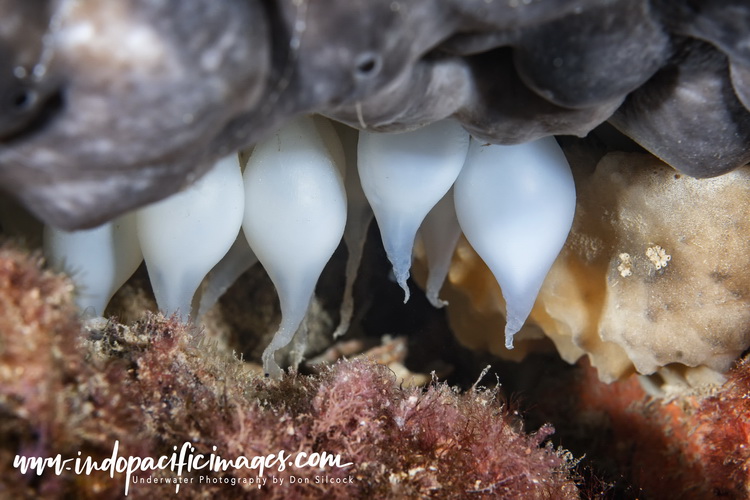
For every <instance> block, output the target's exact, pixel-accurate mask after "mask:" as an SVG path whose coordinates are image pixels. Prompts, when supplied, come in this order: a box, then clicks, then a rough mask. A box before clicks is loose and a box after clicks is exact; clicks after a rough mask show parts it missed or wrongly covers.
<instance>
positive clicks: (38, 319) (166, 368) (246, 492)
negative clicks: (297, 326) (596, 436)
mask: <svg viewBox="0 0 750 500" xmlns="http://www.w3.org/2000/svg"><path fill="white" fill-rule="evenodd" d="M70 296H71V286H70V283H69V282H68V281H67V280H65V279H64V278H61V277H59V276H56V275H53V274H50V273H48V272H46V271H42V270H41V267H40V261H39V260H38V259H33V258H32V259H29V258H28V257H27V256H25V255H24V254H23V253H21V252H17V251H14V250H10V249H8V248H4V249H0V422H2V423H1V424H0V477H1V478H2V479H0V497H2V498H24V497H26V498H28V497H35V498H63V497H76V498H79V497H80V498H94V497H96V498H118V497H121V496H122V494H123V492H124V487H125V475H124V474H119V473H118V474H115V475H114V478H112V477H110V475H109V472H108V471H101V472H97V471H94V472H92V473H91V474H89V475H86V474H79V475H76V474H74V473H73V472H71V471H63V472H62V474H61V475H59V476H57V475H55V474H54V473H53V472H52V471H49V470H48V471H46V472H45V473H44V474H42V475H41V476H37V475H36V473H34V472H32V471H30V472H27V473H26V474H25V475H22V474H21V473H20V472H19V471H18V470H17V469H16V468H14V466H13V462H14V458H15V457H16V455H23V456H28V457H55V456H56V455H58V454H60V455H61V456H62V457H63V458H75V457H77V456H79V455H78V452H81V454H80V456H81V457H83V458H86V457H91V458H92V459H93V460H96V461H99V462H101V461H103V460H104V459H106V458H108V457H110V456H111V455H112V453H113V446H114V443H115V442H117V443H118V446H119V448H118V453H119V456H120V457H123V456H125V457H127V456H139V457H153V458H154V459H157V458H158V457H160V456H170V455H172V454H173V453H176V452H177V451H179V449H180V448H181V447H182V446H183V443H185V442H189V443H191V446H192V448H191V447H190V446H188V452H189V453H192V455H197V454H204V455H205V456H206V457H208V456H209V455H210V454H212V453H214V454H217V455H220V456H221V457H224V458H234V457H237V456H241V455H242V456H247V457H261V456H267V455H269V454H275V455H279V454H280V452H281V451H282V450H283V452H284V453H285V454H286V455H285V456H289V457H293V456H298V455H297V454H299V453H301V452H302V453H307V454H308V456H314V457H319V456H320V455H313V454H329V455H330V456H335V455H340V457H341V462H340V463H351V465H349V466H346V467H341V468H340V467H336V466H328V467H323V468H321V467H317V466H311V467H292V466H288V467H284V469H283V470H279V467H278V466H276V467H269V468H267V469H266V470H265V471H264V474H263V477H265V478H266V480H267V484H265V485H261V487H259V485H258V484H257V483H253V484H251V483H249V482H248V479H249V478H257V477H258V476H259V471H258V470H257V469H255V470H247V469H234V468H231V467H230V468H228V469H227V470H225V471H219V472H208V471H202V470H201V471H197V470H193V471H190V472H188V471H183V473H182V477H184V478H185V479H190V480H192V483H189V484H184V485H182V486H181V487H180V491H179V496H180V497H182V498H218V497H223V498H254V497H263V498H266V497H268V498H424V497H430V498H508V499H510V498H524V499H526V498H530V499H534V498H549V499H566V498H578V490H577V487H576V485H575V483H574V481H573V479H572V473H571V467H572V463H573V462H572V460H571V455H570V454H569V453H566V452H563V451H560V450H554V449H552V448H551V445H549V444H546V445H545V444H544V443H545V441H546V439H547V437H548V436H549V435H550V434H551V433H552V429H551V427H549V426H544V427H542V428H541V429H540V430H539V431H538V432H536V433H535V434H526V433H524V432H523V430H522V429H521V425H520V423H519V420H518V418H517V417H515V416H514V415H512V414H509V413H508V411H507V410H506V409H505V407H504V406H503V404H502V403H501V402H500V401H499V399H498V393H497V391H495V390H486V389H476V388H473V389H471V390H469V391H466V392H463V393H461V392H459V391H457V390H455V389H452V388H450V387H448V386H446V385H444V384H441V383H437V382H433V383H432V384H431V385H430V386H429V387H427V388H426V389H418V388H413V389H405V388H402V387H400V386H399V385H398V384H397V383H396V378H395V376H394V375H393V373H392V372H390V371H389V370H388V369H387V368H386V367H383V366H380V365H377V364H375V363H373V362H371V361H367V360H357V361H348V362H346V361H345V362H339V363H336V364H335V365H333V366H331V367H326V368H324V369H322V370H321V373H319V374H318V375H313V376H303V375H300V374H291V375H288V376H286V377H284V378H283V379H282V380H280V381H274V380H269V379H265V378H262V377H258V376H256V375H253V374H252V372H251V370H249V369H248V368H247V366H246V364H244V363H242V362H240V361H239V360H237V359H236V358H234V357H233V356H231V355H227V354H226V353H224V352H223V351H221V350H220V349H218V348H217V347H216V346H214V345H212V344H211V343H210V342H209V341H207V340H206V338H205V337H204V336H203V335H202V333H201V332H198V331H193V330H191V329H190V328H188V327H186V326H185V325H183V324H180V323H179V322H178V321H176V320H175V319H165V318H163V317H161V316H155V315H148V316H146V317H145V318H144V319H142V320H141V321H139V322H136V323H134V324H132V325H129V326H124V325H120V324H117V323H116V322H111V323H109V324H108V325H107V326H106V327H102V328H100V329H98V330H97V329H94V328H91V327H90V328H88V329H84V328H82V326H81V325H80V324H79V322H78V320H77V319H76V314H75V309H74V306H73V304H72V301H71V300H70ZM136 476H137V477H136V478H135V479H136V482H135V483H128V489H129V492H128V496H129V497H133V498H153V497H155V496H156V497H159V498H161V497H166V496H169V495H174V492H175V486H174V485H173V484H154V482H155V480H157V481H161V480H164V479H169V478H170V477H174V476H176V474H175V473H173V472H170V471H169V470H166V471H163V470H157V471H153V472H151V471H149V472H145V473H144V472H138V473H137V474H136ZM149 481H150V482H149ZM273 481H275V483H274V482H273ZM282 481H283V483H281V482H282Z"/></svg>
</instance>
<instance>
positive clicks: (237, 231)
mask: <svg viewBox="0 0 750 500" xmlns="http://www.w3.org/2000/svg"><path fill="white" fill-rule="evenodd" d="M242 163H244V165H242ZM574 211H575V187H574V184H573V177H572V175H571V172H570V167H569V165H568V163H567V160H566V159H565V156H564V155H563V152H562V151H561V149H560V147H559V146H558V144H557V142H556V141H555V139H554V137H547V138H544V139H540V140H537V141H534V142H530V143H527V144H521V145H515V146H499V145H492V144H486V143H482V142H481V141H478V140H476V139H474V138H472V137H470V135H469V134H468V133H467V132H466V131H465V130H464V129H463V128H462V127H461V126H460V125H459V124H458V123H456V122H454V121H450V120H444V121H440V122H436V123H433V124H431V125H428V126H425V127H423V128H420V129H417V130H415V131H410V132H403V133H394V134H381V133H370V132H366V131H362V132H357V131H356V130H354V129H350V128H347V127H343V126H338V124H334V123H332V122H331V121H329V120H327V119H326V118H323V117H319V116H303V117H300V118H298V119H296V120H294V121H292V122H291V123H289V124H287V125H286V126H284V127H283V128H282V129H281V130H279V131H277V132H276V133H275V134H274V135H272V136H271V137H270V138H269V139H268V140H266V141H265V142H262V143H259V144H257V145H256V146H255V147H254V148H253V149H252V150H251V151H250V152H249V153H247V154H233V155H231V156H228V157H226V158H223V159H221V160H220V161H218V162H217V163H216V165H215V166H214V167H213V169H212V170H211V171H210V172H209V173H207V174H206V175H205V176H204V177H202V178H201V179H200V180H199V181H198V182H196V183H195V184H194V185H192V186H191V187H189V188H188V189H186V190H184V191H182V192H180V193H178V194H177V195H174V196H172V197H170V198H168V199H166V200H163V201H161V202H158V203H155V204H152V205H150V206H147V207H145V208H142V209H140V210H137V211H135V212H133V213H130V214H128V215H125V216H123V217H120V218H119V219H116V220H114V221H112V222H110V223H107V224H105V225H103V226H100V227H98V228H94V229H91V230H85V231H74V232H65V231H61V230H57V229H54V228H51V227H47V228H46V229H45V253H46V255H47V257H48V259H49V260H50V261H51V263H52V264H53V265H55V266H58V267H60V268H63V269H65V270H67V271H68V272H69V273H71V275H72V276H73V278H74V280H75V281H76V284H77V286H78V294H77V303H78V305H79V307H80V308H81V309H82V310H83V311H85V312H86V313H87V314H90V315H93V316H96V315H100V314H102V313H103V311H104V309H105V307H106V305H107V303H108V302H109V300H110V299H111V297H112V296H113V294H114V293H115V292H116V291H117V289H118V288H119V287H120V286H122V284H123V283H124V282H125V281H126V280H127V279H128V278H129V277H130V275H131V274H132V273H133V272H134V271H135V269H136V268H137V267H138V266H139V265H140V263H141V261H142V260H145V262H146V266H147V269H148V273H149V277H150V279H151V283H152V287H153V290H154V294H155V296H156V300H157V304H158V306H159V308H160V310H162V311H163V312H164V313H166V314H172V313H177V314H179V315H180V316H181V317H182V318H183V319H188V318H189V317H192V318H199V317H200V316H201V315H202V314H203V313H204V312H205V311H206V310H207V309H208V308H209V307H210V306H211V305H213V304H214V303H215V302H216V300H217V299H218V297H219V296H220V295H221V294H222V293H223V292H224V291H225V290H226V289H227V288H228V287H229V286H230V285H231V284H232V282H233V281H234V280H236V279H237V277H238V276H239V275H240V274H242V273H243V272H244V271H245V270H246V269H248V268H249V267H250V266H251V265H253V264H254V263H255V262H257V261H259V262H260V263H261V264H262V265H263V267H264V268H265V270H266V272H267V273H268V275H269V276H270V278H271V280H272V281H273V284H274V286H275V287H276V290H277V292H278V296H279V302H280V306H281V313H282V319H281V324H280V325H279V327H278V330H277V332H276V333H275V336H274V337H273V340H272V341H271V343H270V345H268V346H267V348H266V349H265V351H264V353H263V356H262V358H263V365H264V369H265V371H266V373H268V374H271V375H274V376H279V375H280V374H281V369H280V368H279V366H278V365H277V363H276V361H275V359H274V353H275V352H276V351H277V350H278V349H281V348H283V347H284V346H286V345H287V344H289V343H290V342H291V341H292V339H293V338H294V337H295V334H298V337H300V336H304V335H305V333H306V332H305V331H304V324H305V321H304V319H305V316H306V313H307V310H308V307H309V304H310V301H311V299H312V297H313V294H314V291H315V285H316V283H317V281H318V278H319V276H320V274H321V272H322V270H323V268H324V266H325V265H326V263H327V262H328V260H329V259H330V258H331V256H332V255H333V253H334V251H335V249H336V248H337V246H338V245H339V243H340V241H341V239H342V237H343V238H344V241H345V243H346V245H347V247H348V250H349V261H348V263H347V271H346V272H347V280H346V289H345V291H344V300H343V304H342V314H341V318H342V319H341V324H340V325H339V327H338V329H337V333H343V331H345V330H346V329H347V328H348V323H349V321H350V319H351V311H352V299H351V288H352V284H353V281H354V276H355V274H356V270H357V267H358V265H359V259H360V257H361V252H362V246H363V243H364V238H365V235H366V228H367V226H368V224H369V222H370V221H371V218H372V215H373V213H374V215H375V218H376V220H377V223H378V226H379V228H380V231H381V235H382V240H383V244H384V246H385V250H386V253H387V255H388V258H389V259H390V261H391V264H392V265H393V273H394V275H395V277H396V281H397V282H398V283H399V285H400V286H401V287H402V288H403V290H404V292H405V300H404V301H406V300H408V298H409V288H408V286H407V283H406V280H407V278H408V276H409V269H410V267H411V258H412V249H413V246H414V242H415V238H416V237H417V234H418V233H419V236H420V237H421V238H422V241H423V243H424V247H425V251H426V255H427V260H428V266H429V276H428V281H427V286H426V288H427V296H428V298H429V300H430V301H431V302H432V303H433V305H435V306H436V307H442V306H443V305H444V303H443V302H442V301H440V299H439V298H438V291H439V290H440V287H441V286H442V283H443V280H444V279H445V277H446V275H447V272H448V268H449V265H450V260H451V256H452V254H453V251H454V249H455V246H456V242H457V240H458V238H459V236H460V234H461V232H463V233H464V235H465V236H466V238H467V239H468V241H469V242H470V243H471V245H472V246H473V247H474V249H475V250H476V251H477V253H478V254H479V255H480V256H481V257H482V259H484V261H485V262H486V263H487V265H488V266H489V268H490V269H491V270H492V272H493V274H494V275H495V277H496V279H497V281H498V284H499V285H500V287H501V289H502V292H503V296H504V298H505V300H506V304H507V305H506V308H507V315H506V317H507V323H506V328H505V335H506V345H507V347H508V348H512V342H513V335H514V334H515V333H516V332H517V331H518V330H519V329H520V328H521V326H522V325H523V323H524V322H525V320H526V318H527V317H528V315H529V313H530V311H531V308H532V306H533V304H534V301H535V299H536V296H537V294H538V292H539V289H540V287H541V286H542V282H543V281H544V278H545V276H546V275H547V272H548V271H549V268H550V267H551V265H552V263H553V261H554V260H555V258H556V257H557V254H558V253H559V252H560V249H561V248H562V246H563V244H564V243H565V239H566V238H567V235H568V232H569V231H570V227H571V224H572V221H573V215H574ZM204 279H205V280H206V282H205V283H204V286H202V287H201V286H200V285H201V283H202V282H203V280H204ZM199 287H200V289H201V290H202V292H201V296H200V297H194V296H195V295H196V291H197V290H198V289H199Z"/></svg>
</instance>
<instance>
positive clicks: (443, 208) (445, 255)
mask: <svg viewBox="0 0 750 500" xmlns="http://www.w3.org/2000/svg"><path fill="white" fill-rule="evenodd" d="M419 234H420V236H421V238H422V243H423V244H424V249H425V254H426V256H427V267H428V272H427V285H426V290H425V294H426V295H427V300H429V301H430V304H432V305H433V307H437V308H441V307H445V306H446V305H447V304H448V303H447V302H445V301H444V300H440V297H439V294H440V289H441V288H442V287H443V282H444V281H445V277H446V276H448V270H449V269H450V266H451V259H452V257H453V252H454V251H455V249H456V243H457V242H458V238H459V236H461V227H460V226H459V225H458V219H457V218H456V208H455V204H454V202H453V190H452V189H451V190H450V191H448V192H447V193H445V196H443V198H442V199H441V200H440V201H439V202H438V204H437V205H435V206H434V207H433V208H432V210H430V213H428V214H427V217H425V219H424V222H422V226H421V227H420V228H419Z"/></svg>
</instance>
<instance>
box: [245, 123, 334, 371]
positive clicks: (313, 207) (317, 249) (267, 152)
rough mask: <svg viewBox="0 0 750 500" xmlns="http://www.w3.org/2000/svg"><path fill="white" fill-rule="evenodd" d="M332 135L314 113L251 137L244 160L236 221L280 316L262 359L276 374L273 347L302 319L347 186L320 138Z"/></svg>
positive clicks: (279, 345)
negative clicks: (240, 213)
mask: <svg viewBox="0 0 750 500" xmlns="http://www.w3.org/2000/svg"><path fill="white" fill-rule="evenodd" d="M329 125H330V124H329ZM331 140H332V136H330V134H328V133H327V132H326V133H325V139H324V136H323V135H322V134H321V132H320V129H319V128H318V126H316V122H315V120H314V119H313V118H310V117H301V118H298V119H296V120H295V121H293V122H291V123H289V124H288V125H286V126H285V127H284V128H282V129H281V130H279V131H278V132H277V133H276V134H274V135H273V136H272V137H271V138H269V139H268V140H267V141H265V142H262V143H260V144H258V145H257V146H256V147H255V149H254V150H253V153H252V155H251V156H250V159H249V160H248V163H247V166H246V167H245V173H244V180H245V193H246V200H247V202H246V208H245V218H244V221H243V225H242V227H243V230H244V233H245V236H246V237H247V241H248V243H249V244H250V247H251V248H252V249H253V252H254V253H255V255H256V256H257V257H258V260H259V261H260V263H261V264H262V265H263V267H264V268H265V269H266V271H267V272H268V275H269V276H270V278H271V280H272V281H273V284H274V285H275V287H276V291H277V292H278V295H279V302H280V305H281V314H282V319H281V324H280V325H279V329H278V330H277V332H276V334H275V335H274V338H273V340H272V341H271V344H270V345H269V346H268V347H267V348H266V350H265V351H264V352H263V367H264V369H265V371H266V373H268V374H270V375H272V376H279V375H280V374H281V370H280V368H279V366H278V364H277V363H276V360H275V359H274V353H275V352H276V351H277V350H278V349H281V348H282V347H284V346H286V345H287V344H289V342H291V341H292V338H293V337H294V334H295V332H296V331H297V329H298V328H299V327H300V325H301V324H302V322H303V320H304V318H305V315H306V313H307V309H308V306H309V304H310V300H311V299H312V296H313V293H314V291H315V285H316V283H317V281H318V277H319V276H320V273H321V272H322V271H323V267H325V265H326V263H327V262H328V260H329V259H330V258H331V256H332V255H333V252H334V251H335V250H336V247H337V246H338V244H339V242H340V241H341V237H342V235H343V233H344V226H345V224H346V192H345V190H344V182H343V177H342V175H341V171H340V170H339V166H338V165H336V161H335V158H334V156H333V155H332V152H331V151H330V150H329V147H328V146H327V145H326V142H329V141H331Z"/></svg>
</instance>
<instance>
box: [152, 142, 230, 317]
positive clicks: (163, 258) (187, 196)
mask: <svg viewBox="0 0 750 500" xmlns="http://www.w3.org/2000/svg"><path fill="white" fill-rule="evenodd" d="M244 197H245V195H244V190H243V189H242V173H241V171H240V164H239V159H238V158H237V155H236V154H232V155H230V156H227V157H225V158H223V159H221V160H219V161H218V162H217V163H216V164H215V165H214V167H213V168H212V169H211V170H210V171H209V172H208V173H206V174H205V175H204V176H203V177H201V178H200V179H198V181H197V182H196V183H195V184H193V185H192V186H190V187H189V188H187V189H186V190H184V191H182V192H180V193H177V194H175V195H173V196H171V197H169V198H167V199H166V200H163V201H160V202H157V203H154V204H152V205H149V206H147V207H145V208H143V209H141V210H139V211H138V212H137V217H138V239H139V240H140V242H141V249H142V250H143V257H144V259H145V260H146V267H147V268H148V274H149V277H150V278H151V286H152V287H153V289H154V295H155V296H156V303H157V305H158V306H159V309H160V310H161V311H163V312H164V313H165V314H173V313H178V314H179V315H180V317H181V319H182V320H186V319H187V318H188V315H189V314H190V307H191V303H192V300H193V295H194V294H195V291H196V289H197V288H198V286H199V285H200V283H201V281H202V280H203V278H204V277H205V276H206V274H207V273H208V272H209V271H210V270H211V268H213V267H214V265H216V263H217V262H219V260H221V258H222V257H224V255H225V254H226V253H227V251H228V250H229V248H230V247H231V246H232V244H233V243H234V241H235V239H236V238H237V234H238V233H239V230H240V226H241V224H242V214H243V206H244Z"/></svg>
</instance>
